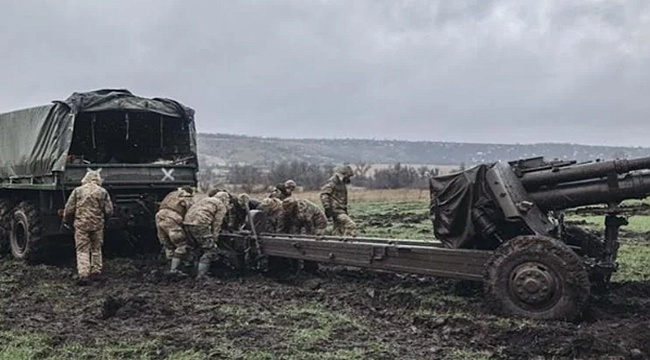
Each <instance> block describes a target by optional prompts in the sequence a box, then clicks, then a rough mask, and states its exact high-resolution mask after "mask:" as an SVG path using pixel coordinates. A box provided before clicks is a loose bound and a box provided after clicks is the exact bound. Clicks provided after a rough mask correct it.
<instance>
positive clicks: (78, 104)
mask: <svg viewBox="0 0 650 360" xmlns="http://www.w3.org/2000/svg"><path fill="white" fill-rule="evenodd" d="M110 110H121V111H146V112H153V113H158V114H161V115H165V116H171V117H176V118H181V119H185V120H186V121H187V122H188V125H189V129H190V136H191V137H192V138H191V139H190V140H191V141H190V144H192V149H191V150H192V152H193V153H194V154H196V148H195V145H194V144H195V138H196V130H195V125H194V110H193V109H191V108H189V107H186V106H184V105H182V104H180V103H178V102H176V101H174V100H170V99H161V98H152V99H148V98H142V97H138V96H135V95H133V94H132V93H131V92H129V91H128V90H109V89H107V90H97V91H91V92H83V93H73V94H72V95H71V96H70V97H69V98H67V99H66V100H63V101H53V104H50V105H45V106H39V107H34V108H30V109H24V110H18V111H14V112H10V113H5V114H0V179H7V178H10V177H24V176H34V177H38V176H46V175H50V174H52V173H53V172H55V171H63V170H65V164H66V157H67V155H68V150H69V148H70V144H71V142H72V133H73V130H74V123H75V120H76V118H77V116H76V115H77V114H79V113H82V112H99V111H110Z"/></svg>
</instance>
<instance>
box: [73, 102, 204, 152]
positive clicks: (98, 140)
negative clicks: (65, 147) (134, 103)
mask: <svg viewBox="0 0 650 360" xmlns="http://www.w3.org/2000/svg"><path fill="white" fill-rule="evenodd" d="M190 142H191V137H190V129H189V126H188V124H187V123H186V121H185V120H184V119H181V118H176V117H170V116H165V115H160V114H157V113H152V112H132V111H130V112H126V111H101V112H91V113H80V114H78V115H77V118H76V120H75V125H74V133H73V138H72V144H71V146H70V151H69V156H68V162H69V163H97V164H111V163H117V164H119V163H126V164H145V163H161V164H165V163H171V162H179V163H183V159H189V158H192V155H193V154H192V150H191V146H190Z"/></svg>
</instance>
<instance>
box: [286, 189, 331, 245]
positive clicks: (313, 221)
mask: <svg viewBox="0 0 650 360" xmlns="http://www.w3.org/2000/svg"><path fill="white" fill-rule="evenodd" d="M283 209H284V214H285V221H286V222H287V223H288V224H290V225H289V228H290V230H289V232H290V233H292V234H301V233H304V234H307V235H318V236H322V235H325V229H326V228H327V217H326V216H325V213H323V211H322V210H321V209H320V208H319V207H318V205H316V204H314V203H313V202H311V201H309V200H305V199H299V200H297V199H294V198H288V199H285V200H284V201H283Z"/></svg>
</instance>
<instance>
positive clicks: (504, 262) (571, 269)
mask: <svg viewBox="0 0 650 360" xmlns="http://www.w3.org/2000/svg"><path fill="white" fill-rule="evenodd" d="M486 266H487V268H486V274H485V295H486V300H487V304H488V306H489V307H490V308H491V309H492V310H493V311H495V312H496V313H498V314H501V315H505V316H514V317H527V318H532V319H538V320H569V321H572V320H574V319H576V318H577V317H578V316H580V315H581V313H582V310H583V307H584V305H585V303H586V301H587V299H588V297H589V291H590V284H589V275H588V273H587V270H586V269H585V267H584V265H583V263H582V260H581V259H580V257H579V256H578V255H577V254H576V253H575V252H573V251H572V250H571V249H570V248H569V247H568V246H566V245H565V244H564V243H562V242H561V241H558V240H555V239H552V238H548V237H543V236H518V237H516V238H514V239H512V240H510V241H508V242H506V243H505V244H503V245H501V246H500V247H499V248H498V249H497V250H496V251H495V252H494V255H493V256H492V258H491V259H490V260H489V261H488V263H487V264H486Z"/></svg>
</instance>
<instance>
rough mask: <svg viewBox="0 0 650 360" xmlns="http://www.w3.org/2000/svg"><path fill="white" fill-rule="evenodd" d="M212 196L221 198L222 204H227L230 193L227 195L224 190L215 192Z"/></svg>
mask: <svg viewBox="0 0 650 360" xmlns="http://www.w3.org/2000/svg"><path fill="white" fill-rule="evenodd" d="M214 197H215V198H217V199H219V200H221V202H223V204H224V205H226V206H227V205H228V204H229V203H230V195H228V193H227V192H225V191H219V192H217V193H216V194H214Z"/></svg>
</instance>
